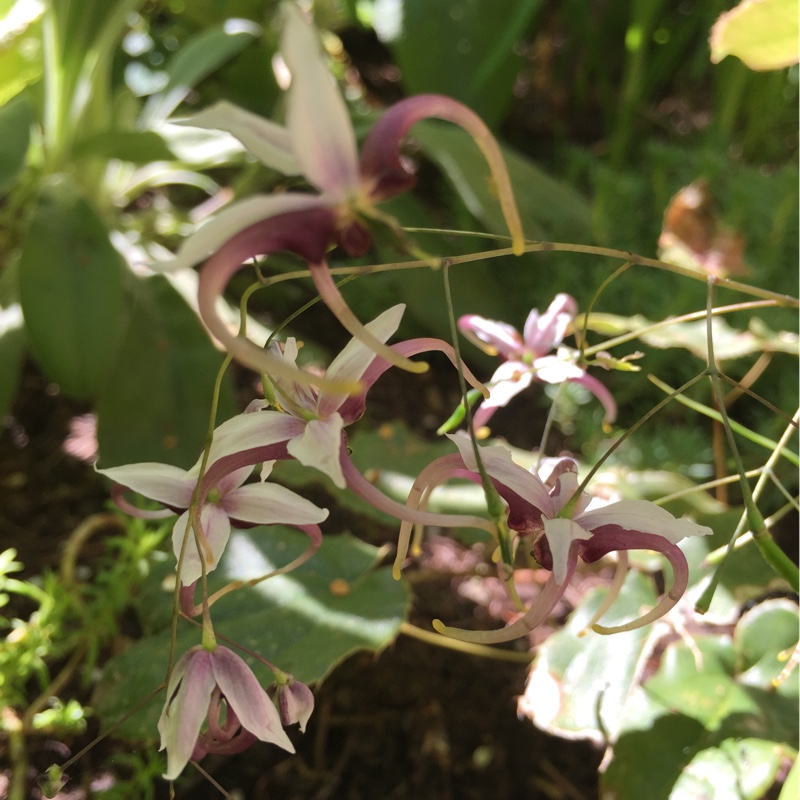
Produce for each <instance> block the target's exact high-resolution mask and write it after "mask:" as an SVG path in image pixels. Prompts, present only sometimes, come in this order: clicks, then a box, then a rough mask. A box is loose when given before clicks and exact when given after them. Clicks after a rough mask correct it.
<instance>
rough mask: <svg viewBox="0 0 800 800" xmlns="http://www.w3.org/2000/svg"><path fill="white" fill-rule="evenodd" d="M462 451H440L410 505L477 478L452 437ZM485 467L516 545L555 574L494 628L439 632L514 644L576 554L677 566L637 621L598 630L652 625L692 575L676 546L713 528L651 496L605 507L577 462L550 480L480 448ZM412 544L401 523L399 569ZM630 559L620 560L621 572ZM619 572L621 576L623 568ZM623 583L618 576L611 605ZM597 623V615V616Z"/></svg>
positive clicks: (467, 452) (464, 446)
mask: <svg viewBox="0 0 800 800" xmlns="http://www.w3.org/2000/svg"><path fill="white" fill-rule="evenodd" d="M450 438H451V439H452V440H453V441H454V442H455V443H456V445H457V446H458V453H457V454H453V455H449V456H443V457H442V458H440V459H437V460H436V461H434V462H433V463H432V464H430V465H429V466H428V467H427V468H426V469H425V470H423V472H422V473H421V474H420V476H419V477H418V479H417V481H416V482H415V485H414V487H413V488H412V490H411V494H410V496H409V503H410V504H411V505H412V506H413V507H418V506H419V505H421V504H422V503H423V502H424V498H425V497H427V495H428V493H429V492H430V491H431V490H432V489H433V488H434V487H435V486H436V485H438V484H440V483H442V482H444V481H445V480H448V479H450V478H452V477H464V478H468V479H470V480H474V481H476V482H479V481H480V478H479V475H478V472H477V464H476V462H475V455H474V452H473V449H472V443H471V442H470V440H469V439H468V438H466V437H464V436H450ZM481 459H482V461H483V464H484V468H485V470H486V472H487V474H488V475H489V477H490V478H491V479H492V481H493V483H494V484H495V486H496V488H497V491H498V493H499V494H500V496H501V497H502V498H503V500H505V502H506V504H507V505H508V526H509V528H510V529H511V530H513V531H515V532H516V534H517V536H518V539H519V546H526V547H530V548H531V549H532V552H533V555H534V557H535V558H536V560H537V561H538V562H539V564H541V565H542V567H544V568H545V569H549V570H551V572H552V575H551V576H550V578H549V580H548V581H547V583H546V584H545V585H544V587H543V589H542V591H541V593H540V595H539V597H538V598H537V600H536V602H534V603H533V605H532V606H531V607H530V608H529V609H527V610H526V611H525V612H524V613H523V614H522V615H521V616H520V617H519V618H518V619H517V620H515V621H514V622H512V623H511V624H510V625H508V626H506V627H505V628H502V629H500V630H495V631H468V630H461V629H459V628H451V627H447V626H445V625H443V624H442V623H441V622H439V621H438V620H436V621H434V627H435V628H436V630H437V631H439V632H440V633H443V634H446V635H448V636H451V637H453V638H456V639H461V640H462V641H467V642H477V643H482V644H492V643H497V642H504V641H509V640H511V639H515V638H517V637H519V636H523V635H524V634H526V633H528V632H530V631H531V630H533V629H534V628H535V627H536V626H537V625H539V624H541V623H542V622H544V621H545V620H546V619H547V618H548V616H549V615H550V613H551V612H552V610H553V608H554V607H555V605H556V603H557V602H558V600H559V598H560V597H561V595H562V594H563V593H564V590H565V588H566V586H567V584H568V583H569V580H570V578H571V577H572V574H573V572H574V571H575V567H576V566H577V562H578V559H579V558H580V559H581V560H583V561H584V562H586V563H588V564H591V563H593V562H595V561H597V560H598V559H600V558H602V557H603V556H605V555H607V554H608V553H611V552H619V553H624V552H625V551H627V550H653V551H655V552H658V553H661V554H662V555H663V556H664V557H665V558H666V559H667V560H668V561H669V563H670V565H671V566H672V570H673V582H672V586H671V587H670V588H669V590H668V591H667V592H666V594H665V595H664V596H663V597H662V598H661V600H660V601H659V603H658V604H657V605H656V606H655V607H654V608H653V609H651V610H650V611H648V612H647V613H645V614H643V615H642V616H641V617H639V618H638V619H635V620H633V621H631V622H628V623H627V624H624V625H619V626H615V627H603V626H601V625H597V624H594V625H592V629H593V630H595V631H596V632H598V633H604V634H608V633H617V632H621V631H627V630H633V629H635V628H639V627H642V626H644V625H648V624H650V623H651V622H654V621H655V620H657V619H659V618H660V617H662V616H663V615H664V614H666V613H667V612H668V611H669V610H670V609H671V608H672V607H673V606H674V605H675V604H676V603H677V602H678V600H679V599H680V598H681V596H682V595H683V593H684V591H685V590H686V587H687V585H688V580H689V568H688V564H687V562H686V557H685V556H684V555H683V553H682V552H681V550H680V549H679V548H678V546H677V543H678V542H679V541H680V540H681V539H684V538H685V537H687V536H706V535H708V534H710V533H711V529H710V528H708V527H706V526H704V525H698V524H696V523H694V522H692V521H691V520H688V519H685V518H681V519H676V518H675V517H674V516H673V515H672V514H670V513H669V512H668V511H666V510H665V509H663V508H661V507H659V506H656V505H655V504H653V503H650V502H648V501H646V500H620V501H618V502H614V503H609V504H607V505H603V506H601V507H596V503H594V502H593V501H592V498H591V497H590V496H589V495H588V494H585V493H580V494H579V493H578V492H577V489H578V475H577V466H576V464H575V462H574V461H573V460H572V459H567V458H565V459H561V460H560V461H559V462H558V463H557V464H556V466H555V467H554V469H553V471H552V473H551V475H550V476H549V478H548V479H547V481H542V480H541V479H540V478H539V477H538V476H536V475H534V474H532V473H531V472H529V471H528V470H526V469H524V468H523V467H521V466H519V465H518V464H516V463H515V462H514V461H513V460H512V459H511V455H510V453H509V452H508V450H506V449H505V448H504V447H482V448H481ZM407 547H408V525H407V524H405V525H404V529H403V532H402V535H401V544H400V546H399V547H398V555H397V561H396V562H395V570H396V571H397V569H398V568H399V566H400V565H401V564H402V563H403V560H404V559H405V557H406V554H407ZM626 564H627V560H623V561H622V562H621V566H622V569H624V567H625V565H626ZM619 574H621V573H619ZM620 586H621V580H619V579H616V580H615V581H614V584H613V585H612V596H611V597H610V598H609V599H608V601H607V602H606V603H605V604H604V606H603V610H607V608H608V607H609V606H610V605H611V603H612V602H613V599H614V598H615V597H616V594H613V592H618V591H619V588H620ZM595 621H596V620H595Z"/></svg>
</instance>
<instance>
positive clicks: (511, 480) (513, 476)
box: [448, 434, 554, 517]
mask: <svg viewBox="0 0 800 800" xmlns="http://www.w3.org/2000/svg"><path fill="white" fill-rule="evenodd" d="M448 438H449V439H450V440H451V441H453V442H454V443H455V445H456V446H457V447H458V450H459V452H460V453H461V458H462V459H463V461H464V465H465V466H466V468H467V469H469V470H472V471H473V472H477V471H478V464H477V462H476V461H475V454H474V453H473V449H472V442H471V441H470V439H469V437H467V436H464V435H452V434H448ZM480 452H481V460H482V461H483V465H484V467H485V469H486V472H487V474H488V475H490V476H491V477H492V478H494V479H495V480H496V481H498V482H499V483H501V484H503V486H506V487H508V488H509V489H511V491H512V492H514V493H515V494H518V495H519V496H520V497H521V498H522V499H523V500H525V501H526V502H528V503H530V504H531V505H533V506H535V507H536V508H538V509H539V510H540V511H541V512H542V514H543V515H544V516H546V517H552V516H553V515H554V513H553V501H552V499H551V498H550V495H549V493H548V491H547V488H546V487H545V485H544V483H542V481H541V480H540V479H539V478H538V477H537V476H536V475H533V474H531V473H530V472H528V470H526V469H525V468H524V467H521V466H520V465H519V464H516V463H515V462H514V461H513V460H512V458H511V453H509V452H508V450H506V448H505V447H501V446H495V447H481V449H480Z"/></svg>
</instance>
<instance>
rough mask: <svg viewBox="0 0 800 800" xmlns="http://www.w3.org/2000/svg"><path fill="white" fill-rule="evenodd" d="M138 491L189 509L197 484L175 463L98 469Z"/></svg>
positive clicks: (176, 506)
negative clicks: (173, 464)
mask: <svg viewBox="0 0 800 800" xmlns="http://www.w3.org/2000/svg"><path fill="white" fill-rule="evenodd" d="M97 471H98V472H99V473H100V474H101V475H105V476H106V477H107V478H111V480H112V481H116V482H117V483H119V484H121V485H122V486H127V487H128V488H129V489H132V490H133V491H134V492H139V494H141V495H144V496H145V497H149V498H151V499H152V500H158V502H159V503H164V504H165V505H168V506H173V507H175V508H188V507H189V503H191V502H192V492H194V488H195V484H196V481H195V479H194V478H193V477H191V475H189V473H188V472H186V471H185V470H182V469H180V468H178V467H173V466H172V465H171V464H157V463H155V462H152V463H150V462H145V463H141V464H127V465H125V466H123V467H110V468H109V469H99V470H97Z"/></svg>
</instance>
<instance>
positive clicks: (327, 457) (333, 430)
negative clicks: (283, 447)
mask: <svg viewBox="0 0 800 800" xmlns="http://www.w3.org/2000/svg"><path fill="white" fill-rule="evenodd" d="M343 427H344V421H343V420H342V418H341V416H340V415H339V413H338V412H336V411H334V412H333V414H331V415H330V416H329V417H327V418H326V419H312V420H311V421H310V422H307V423H306V426H305V429H304V430H303V433H302V434H300V436H296V437H295V438H294V439H292V440H291V441H290V442H289V444H288V447H287V449H288V451H289V455H291V456H294V457H295V458H296V459H297V460H298V461H299V462H300V463H301V464H303V465H304V466H306V467H314V468H315V469H318V470H319V471H320V472H324V473H325V474H326V475H327V476H328V477H329V478H330V479H331V480H332V481H333V482H334V484H335V485H336V486H338V487H339V488H340V489H344V487H345V481H344V474H343V473H342V465H341V463H340V458H339V455H340V453H341V449H342V428H343Z"/></svg>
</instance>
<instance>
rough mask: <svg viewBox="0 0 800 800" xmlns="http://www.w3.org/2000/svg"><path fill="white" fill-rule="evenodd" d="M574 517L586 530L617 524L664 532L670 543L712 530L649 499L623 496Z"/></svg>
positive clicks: (654, 532)
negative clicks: (624, 498)
mask: <svg viewBox="0 0 800 800" xmlns="http://www.w3.org/2000/svg"><path fill="white" fill-rule="evenodd" d="M575 521H576V522H577V523H578V524H580V525H581V526H582V527H583V528H586V529H587V530H594V529H595V528H599V527H601V526H603V525H618V526H619V527H620V528H624V529H625V530H628V531H638V532H639V533H650V534H655V535H656V536H661V537H663V538H664V539H666V540H667V541H668V542H670V543H671V544H677V543H678V542H679V541H680V540H681V539H684V538H686V537H687V536H709V535H710V534H711V533H712V531H711V528H709V527H707V526H705V525H698V524H697V523H696V522H692V521H691V520H689V519H685V518H681V519H677V518H675V517H673V516H672V514H670V513H669V511H667V510H666V509H665V508H661V506H657V505H655V504H654V503H651V502H649V501H647V500H620V501H619V502H618V503H611V505H608V506H605V507H604V508H598V509H594V510H591V511H585V512H584V513H583V514H580V515H579V516H578V517H576V520H575Z"/></svg>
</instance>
